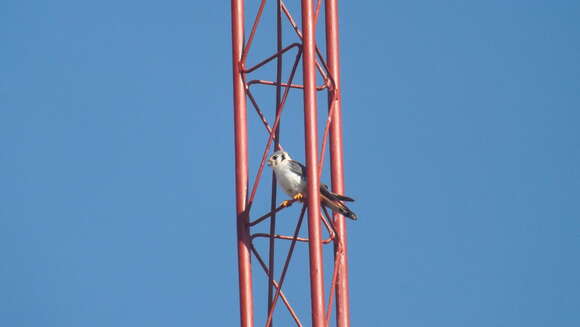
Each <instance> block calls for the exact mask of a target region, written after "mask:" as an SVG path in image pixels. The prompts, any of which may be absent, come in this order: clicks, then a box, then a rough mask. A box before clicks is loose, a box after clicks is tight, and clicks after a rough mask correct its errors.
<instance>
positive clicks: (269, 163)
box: [266, 159, 272, 167]
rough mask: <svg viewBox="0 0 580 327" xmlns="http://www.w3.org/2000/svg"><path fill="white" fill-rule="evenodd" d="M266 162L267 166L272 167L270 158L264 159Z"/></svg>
mask: <svg viewBox="0 0 580 327" xmlns="http://www.w3.org/2000/svg"><path fill="white" fill-rule="evenodd" d="M266 164H267V165H268V166H270V167H272V160H271V159H268V161H266Z"/></svg>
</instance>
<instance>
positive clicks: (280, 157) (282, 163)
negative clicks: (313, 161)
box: [267, 151, 358, 220]
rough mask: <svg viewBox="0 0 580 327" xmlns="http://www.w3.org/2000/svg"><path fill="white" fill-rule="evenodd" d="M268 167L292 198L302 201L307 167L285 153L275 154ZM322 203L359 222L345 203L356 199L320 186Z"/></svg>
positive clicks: (283, 204) (277, 152)
mask: <svg viewBox="0 0 580 327" xmlns="http://www.w3.org/2000/svg"><path fill="white" fill-rule="evenodd" d="M267 164H268V166H270V167H272V169H273V170H274V174H276V180H277V181H278V185H280V187H281V188H282V189H283V190H284V192H286V194H288V195H289V196H290V197H292V198H293V199H294V200H302V199H303V198H304V194H305V193H306V188H307V183H306V167H305V166H304V165H303V164H301V163H300V162H298V161H296V160H292V157H290V155H289V154H288V152H285V151H276V152H274V153H273V154H272V155H271V156H270V158H269V159H268V162H267ZM320 201H321V203H322V205H324V206H326V207H328V208H330V209H332V210H333V211H335V212H339V213H340V214H342V215H343V216H345V217H347V218H350V219H352V220H357V219H358V217H357V215H356V214H355V213H354V212H353V211H352V210H350V209H349V208H348V207H347V206H346V205H345V204H344V203H343V201H349V202H351V201H354V199H352V198H350V197H348V196H345V195H340V194H336V193H333V192H331V191H330V190H329V189H328V186H326V185H324V184H321V185H320ZM289 204H290V201H289V200H286V201H284V202H282V206H288V205H289Z"/></svg>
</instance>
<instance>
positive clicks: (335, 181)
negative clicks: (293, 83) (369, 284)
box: [325, 0, 350, 327]
mask: <svg viewBox="0 0 580 327" xmlns="http://www.w3.org/2000/svg"><path fill="white" fill-rule="evenodd" d="M337 2H338V1H337V0H326V3H325V10H326V13H325V14H326V57H327V65H328V69H329V73H330V75H331V76H332V77H333V78H334V90H333V91H330V92H329V94H328V96H329V99H328V103H329V111H330V112H329V114H330V115H331V117H332V122H331V126H330V168H331V179H332V191H333V192H336V193H338V194H344V175H343V171H344V161H343V149H342V101H341V98H340V57H339V52H340V49H339V42H338V3H337ZM330 108H332V110H330ZM335 217H336V218H335V224H334V226H335V228H336V233H337V235H338V236H337V242H336V244H337V246H336V247H335V256H336V257H337V258H338V259H339V260H338V262H339V264H338V267H337V269H338V279H337V283H336V326H337V327H348V326H350V310H349V290H348V258H347V252H346V250H347V234H346V224H345V218H344V217H343V216H341V215H335Z"/></svg>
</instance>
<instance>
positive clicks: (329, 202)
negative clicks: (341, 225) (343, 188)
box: [320, 185, 358, 220]
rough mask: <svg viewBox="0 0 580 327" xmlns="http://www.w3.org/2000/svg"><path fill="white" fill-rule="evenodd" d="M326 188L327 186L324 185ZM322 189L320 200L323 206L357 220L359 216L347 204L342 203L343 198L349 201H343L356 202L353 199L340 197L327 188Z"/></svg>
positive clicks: (322, 187)
mask: <svg viewBox="0 0 580 327" xmlns="http://www.w3.org/2000/svg"><path fill="white" fill-rule="evenodd" d="M324 186H325V185H324ZM324 186H321V187H320V191H321V192H320V199H321V201H322V204H323V205H324V206H326V207H328V208H330V209H332V210H333V211H336V212H339V213H340V214H341V215H343V216H345V217H347V218H350V219H352V220H357V219H358V216H357V215H356V213H354V212H353V211H352V210H350V209H349V207H347V206H346V204H344V203H342V201H341V200H342V198H347V199H348V200H343V201H354V200H353V199H351V198H349V197H346V196H343V195H341V196H338V194H335V193H332V192H330V191H329V190H328V189H327V188H326V187H324Z"/></svg>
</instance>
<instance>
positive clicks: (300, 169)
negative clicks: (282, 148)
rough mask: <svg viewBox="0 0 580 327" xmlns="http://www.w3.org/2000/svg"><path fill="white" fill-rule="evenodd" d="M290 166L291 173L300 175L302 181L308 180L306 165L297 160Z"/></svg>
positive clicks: (290, 163)
mask: <svg viewBox="0 0 580 327" xmlns="http://www.w3.org/2000/svg"><path fill="white" fill-rule="evenodd" d="M289 166H290V171H291V172H293V173H295V174H298V175H300V176H301V177H302V179H304V180H306V167H304V165H302V164H301V163H299V162H298V161H296V160H290V162H289Z"/></svg>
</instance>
